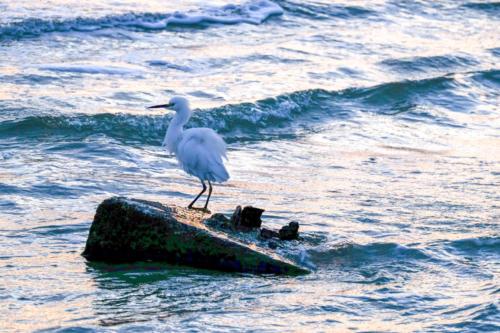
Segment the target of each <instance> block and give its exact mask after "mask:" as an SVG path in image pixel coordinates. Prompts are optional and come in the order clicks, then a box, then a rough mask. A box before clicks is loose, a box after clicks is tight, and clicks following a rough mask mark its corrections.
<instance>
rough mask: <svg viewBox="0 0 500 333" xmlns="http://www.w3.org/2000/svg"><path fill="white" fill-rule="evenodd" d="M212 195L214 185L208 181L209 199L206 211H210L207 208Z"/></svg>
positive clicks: (206, 203)
mask: <svg viewBox="0 0 500 333" xmlns="http://www.w3.org/2000/svg"><path fill="white" fill-rule="evenodd" d="M211 195H212V183H210V180H209V181H208V197H207V202H205V210H206V211H208V209H207V206H208V200H210V196H211Z"/></svg>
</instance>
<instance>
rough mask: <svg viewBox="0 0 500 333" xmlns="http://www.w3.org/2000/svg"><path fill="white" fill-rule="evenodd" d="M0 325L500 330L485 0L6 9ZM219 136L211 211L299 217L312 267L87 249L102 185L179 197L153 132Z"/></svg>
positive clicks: (495, 101)
mask: <svg viewBox="0 0 500 333" xmlns="http://www.w3.org/2000/svg"><path fill="white" fill-rule="evenodd" d="M0 10H1V11H2V13H3V14H2V16H1V17H0V60H1V61H0V82H1V85H0V229H1V231H0V242H1V244H2V246H1V249H0V276H1V278H0V318H1V323H0V331H5V332H10V331H22V332H24V331H35V330H41V331H50V332H52V331H59V330H60V331H64V330H70V331H73V330H74V331H88V330H97V331H127V330H129V331H134V332H135V331H147V332H149V331H151V330H152V329H153V330H157V331H169V330H172V331H189V330H191V331H198V330H203V331H256V332H262V331H267V332H273V331H307V332H316V331H317V332H319V331H325V332H328V331H349V330H352V331H398V332H408V331H425V332H431V331H436V332H443V331H447V332H464V331H497V330H500V327H499V325H498V323H499V321H500V312H499V306H500V304H499V301H498V299H499V297H498V296H499V293H500V285H499V283H498V281H499V280H500V233H499V230H500V228H499V220H500V195H499V191H498V188H499V185H500V181H499V180H500V178H499V177H500V134H499V133H500V113H499V107H498V105H499V102H500V93H499V91H500V89H499V88H500V68H499V66H498V62H499V59H500V41H499V36H500V28H499V25H498V17H499V14H500V7H499V5H498V3H489V2H472V1H441V2H439V3H435V2H431V1H429V2H401V1H372V2H364V1H349V2H342V1H306V2H294V1H272V2H271V1H267V0H266V1H255V2H245V1H241V2H232V3H228V2H224V1H213V2H210V5H207V4H205V3H204V2H200V1H183V2H182V4H177V3H174V2H172V3H168V4H167V3H165V2H163V1H148V2H143V1H133V0H129V1H121V0H120V1H114V2H108V1H90V2H81V1H44V2H36V3H33V2H32V1H16V2H8V1H4V2H0ZM173 95H182V96H185V97H188V98H189V99H190V100H191V102H192V105H193V107H194V108H195V114H194V115H193V118H192V119H191V120H190V122H189V124H188V126H189V127H195V126H207V127H212V128H214V129H215V130H217V132H219V133H220V134H221V135H223V136H224V138H225V140H226V141H227V142H228V150H229V151H228V156H229V160H230V161H229V163H228V169H229V172H230V174H231V179H230V180H229V181H228V182H227V183H224V184H222V185H219V186H216V187H215V192H214V197H213V199H212V202H211V208H212V210H213V211H219V212H224V213H227V214H229V213H231V211H232V210H233V209H234V207H235V206H236V205H237V204H252V205H255V206H258V207H262V208H264V209H266V212H265V213H264V224H265V225H267V226H269V227H273V228H278V227H279V226H281V225H283V224H284V223H287V222H288V221H289V220H292V219H294V220H298V221H300V223H301V235H302V237H303V241H302V242H301V243H292V244H289V245H287V246H285V247H283V248H280V249H278V252H279V253H280V254H282V255H284V256H286V257H288V258H290V259H292V260H295V261H297V262H299V263H301V264H302V265H304V266H307V267H309V268H310V269H311V270H312V271H313V273H312V274H310V275H307V276H303V277H294V278H286V277H273V276H264V277H260V276H251V275H240V274H221V273H215V272H210V271H203V270H196V269H191V268H186V267H177V266H169V265H160V264H152V263H137V264H130V265H120V266H111V265H104V264H92V263H88V262H86V261H85V260H84V258H82V257H81V256H80V253H81V252H82V250H83V247H84V244H85V240H86V237H87V233H88V229H89V227H90V224H91V221H92V218H93V213H94V211H95V208H96V206H97V205H98V203H99V202H100V201H102V200H103V199H105V198H107V197H109V196H112V195H125V196H132V197H139V198H144V199H151V200H158V201H161V202H173V203H176V204H179V205H186V204H187V203H188V202H189V201H190V200H191V199H192V196H193V194H195V193H196V192H197V191H198V190H199V184H198V181H197V180H196V179H193V178H191V177H189V176H187V175H186V174H184V173H183V172H182V171H180V170H179V169H178V167H177V165H176V161H175V158H174V157H172V156H170V155H169V154H168V153H167V152H166V151H165V150H163V149H162V148H161V147H160V144H161V142H162V139H163V135H164V133H165V130H166V126H167V125H168V122H169V121H170V119H171V115H165V114H163V113H162V112H161V111H151V110H146V109H145V106H148V105H152V103H153V104H155V103H156V104H158V103H164V102H166V101H168V100H169V99H170V97H172V96H173Z"/></svg>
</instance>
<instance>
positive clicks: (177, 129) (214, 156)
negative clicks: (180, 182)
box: [150, 97, 229, 211]
mask: <svg viewBox="0 0 500 333" xmlns="http://www.w3.org/2000/svg"><path fill="white" fill-rule="evenodd" d="M150 108H171V109H173V110H175V112H176V114H175V116H174V118H173V119H172V121H171V122H170V124H169V125H168V129H167V133H166V135H165V140H164V141H163V145H164V146H166V147H167V149H168V150H169V151H170V152H171V153H173V154H175V156H176V157H177V160H178V161H179V164H180V166H181V167H182V169H183V170H184V171H186V172H187V173H188V174H190V175H193V176H195V177H198V178H199V179H200V181H201V184H202V185H203V190H202V191H201V192H200V193H199V194H198V195H197V196H196V198H195V199H194V200H193V201H192V202H191V203H190V204H189V206H188V207H189V208H193V204H194V203H195V202H196V200H198V198H199V197H200V196H201V195H202V194H203V193H204V192H205V191H206V189H207V187H206V185H205V181H207V182H208V186H209V191H208V197H207V201H206V203H205V207H204V208H203V209H202V210H204V211H208V209H207V206H208V201H209V200H210V195H211V194H212V184H211V182H218V183H222V182H224V181H226V180H228V179H229V173H228V172H227V170H226V168H225V166H224V163H223V161H222V158H223V157H224V158H226V159H227V156H226V143H225V142H224V140H223V139H222V138H221V137H220V136H219V135H218V134H217V133H216V132H215V131H214V130H212V129H211V128H190V129H187V130H184V129H183V127H184V125H185V124H186V123H187V122H188V120H189V118H190V117H191V109H190V108H189V103H188V101H187V100H186V99H185V98H182V97H174V98H172V99H171V100H170V103H169V104H163V105H156V106H151V107H150Z"/></svg>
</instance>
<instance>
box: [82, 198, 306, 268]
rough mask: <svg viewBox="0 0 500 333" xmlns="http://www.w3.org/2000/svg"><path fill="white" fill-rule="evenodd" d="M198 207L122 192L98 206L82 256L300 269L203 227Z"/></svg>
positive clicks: (203, 265)
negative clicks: (167, 204)
mask: <svg viewBox="0 0 500 333" xmlns="http://www.w3.org/2000/svg"><path fill="white" fill-rule="evenodd" d="M205 218H207V216H206V215H205V214H203V213H201V212H197V211H192V210H188V209H185V208H182V207H177V206H170V205H169V206H165V205H162V204H161V203H158V202H151V201H145V200H138V199H128V198H123V197H113V198H110V199H106V200H104V201H103V202H102V203H101V204H100V205H99V207H98V208H97V211H96V214H95V217H94V221H93V222H92V225H91V227H90V230H89V236H88V239H87V243H86V246H85V250H84V252H83V253H82V255H83V256H84V257H85V258H86V259H87V260H89V261H102V262H108V263H126V262H134V261H158V262H167V263H172V264H182V265H188V266H193V267H199V268H206V269H214V270H221V271H231V272H249V273H274V274H290V275H298V274H305V273H308V271H307V270H306V269H304V268H302V267H300V266H298V265H296V264H294V263H292V262H291V261H289V260H287V259H285V258H282V257H280V256H278V255H277V254H275V253H273V252H271V251H269V250H267V249H263V248H260V247H257V246H255V245H249V244H243V243H241V242H240V241H238V240H237V239H234V238H232V237H231V236H230V235H228V234H225V233H223V232H219V231H216V230H212V229H208V228H207V227H206V226H205V224H204V223H203V220H204V219H205Z"/></svg>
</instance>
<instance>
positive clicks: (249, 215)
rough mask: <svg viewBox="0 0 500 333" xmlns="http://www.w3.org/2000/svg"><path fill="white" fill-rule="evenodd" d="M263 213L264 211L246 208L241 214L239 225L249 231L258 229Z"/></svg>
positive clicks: (250, 207)
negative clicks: (249, 229)
mask: <svg viewBox="0 0 500 333" xmlns="http://www.w3.org/2000/svg"><path fill="white" fill-rule="evenodd" d="M263 212H264V209H260V208H256V207H252V206H246V207H245V208H243V211H242V212H241V217H240V225H242V226H245V227H248V228H251V229H253V228H260V226H261V225H262V220H261V219H260V217H261V216H262V213H263Z"/></svg>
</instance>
